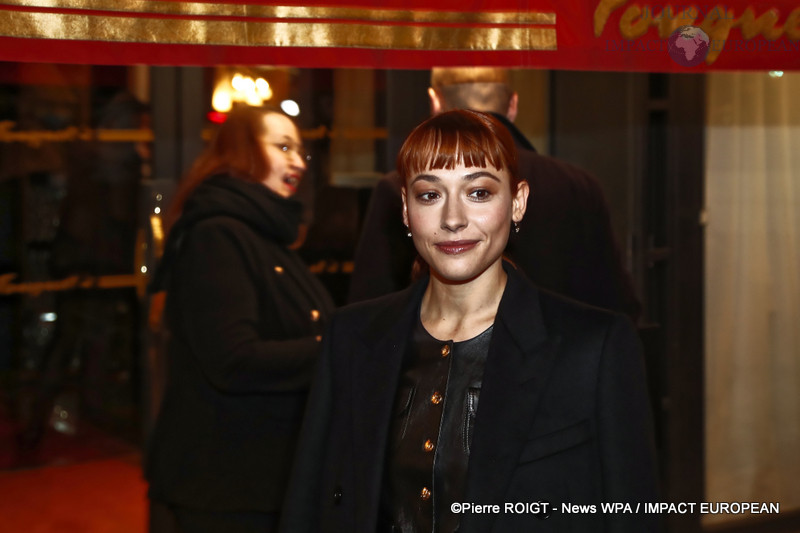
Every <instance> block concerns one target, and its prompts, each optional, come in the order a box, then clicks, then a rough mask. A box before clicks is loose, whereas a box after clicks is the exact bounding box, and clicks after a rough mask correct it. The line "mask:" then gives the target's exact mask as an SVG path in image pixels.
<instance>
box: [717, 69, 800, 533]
mask: <svg viewBox="0 0 800 533" xmlns="http://www.w3.org/2000/svg"><path fill="white" fill-rule="evenodd" d="M708 81H709V83H708V91H707V99H708V102H707V113H708V116H707V128H706V208H707V213H706V214H707V226H706V257H705V265H706V266H705V268H706V272H705V291H706V293H705V305H706V309H705V320H706V326H705V327H706V341H705V342H706V365H705V370H706V378H705V380H706V404H705V409H706V501H709V502H779V503H780V512H781V513H784V512H786V511H788V510H791V509H797V508H800V483H799V482H798V479H800V461H798V460H797V454H798V450H800V98H798V96H800V73H785V74H783V76H781V77H778V76H777V74H776V73H773V74H772V75H768V74H767V73H766V72H763V73H714V74H710V75H708ZM731 518H732V517H731V516H727V517H726V516H720V515H707V516H705V517H704V519H705V520H707V521H708V522H715V521H724V520H726V519H728V520H729V519H731Z"/></svg>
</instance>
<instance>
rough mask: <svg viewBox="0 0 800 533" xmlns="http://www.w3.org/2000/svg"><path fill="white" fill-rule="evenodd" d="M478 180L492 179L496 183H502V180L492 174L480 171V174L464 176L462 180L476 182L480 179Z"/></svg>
mask: <svg viewBox="0 0 800 533" xmlns="http://www.w3.org/2000/svg"><path fill="white" fill-rule="evenodd" d="M478 178H491V179H493V180H495V181H498V182H499V181H500V178H498V177H497V176H495V175H494V174H492V173H491V172H487V171H485V170H480V171H478V172H473V173H471V174H467V175H466V176H464V177H463V178H461V179H463V180H466V181H472V180H475V179H478Z"/></svg>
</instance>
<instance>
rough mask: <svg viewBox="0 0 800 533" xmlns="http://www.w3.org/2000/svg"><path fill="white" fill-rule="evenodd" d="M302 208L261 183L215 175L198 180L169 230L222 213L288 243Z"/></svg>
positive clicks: (295, 232)
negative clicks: (200, 181) (196, 185)
mask: <svg viewBox="0 0 800 533" xmlns="http://www.w3.org/2000/svg"><path fill="white" fill-rule="evenodd" d="M302 211H303V207H302V205H301V204H300V202H298V201H297V200H293V199H290V198H283V197H281V196H278V195H277V194H275V193H274V192H272V191H271V190H269V189H268V188H267V187H265V186H264V185H262V184H261V183H253V182H247V181H243V180H240V179H236V178H232V177H230V176H227V175H218V176H213V177H211V178H209V179H207V180H206V181H204V182H203V183H201V184H200V185H199V186H198V187H197V189H195V191H194V192H193V193H192V194H191V196H189V198H188V199H187V200H186V204H185V205H184V208H183V213H182V214H181V217H180V218H179V219H178V221H177V223H176V224H175V226H174V227H173V228H172V231H171V232H170V234H176V233H177V234H181V233H183V232H184V231H186V229H188V228H190V227H192V226H193V225H194V224H196V223H197V222H198V221H200V220H205V219H207V218H211V217H216V216H225V217H230V218H235V219H237V220H240V221H242V222H244V223H245V224H247V225H248V226H251V227H252V228H253V229H255V230H256V231H258V232H259V233H261V234H263V235H265V236H267V237H269V238H271V239H273V240H275V241H277V242H278V243H280V244H283V245H289V244H291V243H292V242H294V241H295V239H297V229H298V226H299V225H300V218H301V216H302Z"/></svg>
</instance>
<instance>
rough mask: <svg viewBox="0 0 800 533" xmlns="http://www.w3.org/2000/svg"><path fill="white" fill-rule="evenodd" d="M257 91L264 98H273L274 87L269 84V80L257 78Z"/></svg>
mask: <svg viewBox="0 0 800 533" xmlns="http://www.w3.org/2000/svg"><path fill="white" fill-rule="evenodd" d="M256 92H257V93H258V96H260V97H261V98H263V99H264V100H269V99H270V98H272V88H271V87H270V86H269V82H268V81H267V80H265V79H264V78H258V79H257V80H256Z"/></svg>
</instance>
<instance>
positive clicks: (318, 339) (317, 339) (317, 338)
mask: <svg viewBox="0 0 800 533" xmlns="http://www.w3.org/2000/svg"><path fill="white" fill-rule="evenodd" d="M314 340H315V341H317V342H320V341H322V335H317V336H316V337H314Z"/></svg>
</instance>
